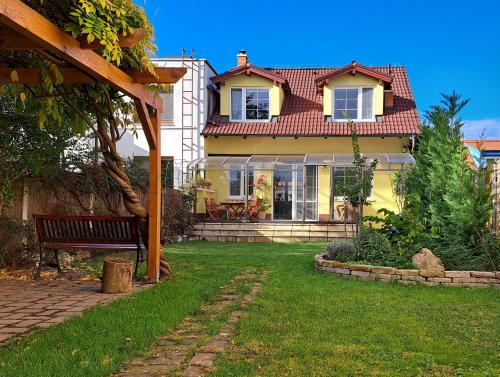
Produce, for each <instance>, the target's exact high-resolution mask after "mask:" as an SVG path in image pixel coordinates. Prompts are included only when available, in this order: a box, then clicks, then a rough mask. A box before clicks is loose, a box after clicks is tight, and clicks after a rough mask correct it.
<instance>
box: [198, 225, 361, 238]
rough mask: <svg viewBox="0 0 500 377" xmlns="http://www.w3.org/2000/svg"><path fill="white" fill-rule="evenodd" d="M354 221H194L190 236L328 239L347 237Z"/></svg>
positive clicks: (352, 231) (350, 234)
mask: <svg viewBox="0 0 500 377" xmlns="http://www.w3.org/2000/svg"><path fill="white" fill-rule="evenodd" d="M354 234H355V227H354V225H353V224H347V226H346V227H345V226H344V224H325V223H319V224H314V223H309V224H304V223H273V222H259V223H225V222H197V223H195V224H194V226H193V227H192V228H191V230H190V233H189V239H190V240H206V241H219V242H329V241H333V240H338V239H345V238H348V239H350V238H351V237H352V236H353V235H354Z"/></svg>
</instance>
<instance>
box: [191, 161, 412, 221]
mask: <svg viewBox="0 0 500 377" xmlns="http://www.w3.org/2000/svg"><path fill="white" fill-rule="evenodd" d="M364 157H366V165H367V166H368V165H370V163H371V162H372V161H373V160H377V161H378V164H377V168H376V171H375V174H374V178H373V182H372V192H371V193H370V196H369V199H368V200H369V202H370V205H369V206H368V207H371V208H370V210H369V211H368V214H371V213H370V212H374V213H375V212H376V210H377V209H379V208H394V207H395V206H396V205H397V203H396V202H397V200H396V198H394V194H393V189H392V186H393V183H392V182H393V176H394V173H395V172H396V171H399V170H401V169H403V167H404V166H405V165H408V164H412V163H414V162H415V160H414V159H413V157H412V155H411V154H409V153H372V154H365V155H364ZM353 162H354V155H353V154H342V153H334V154H317V153H311V154H305V155H251V156H234V155H233V156H215V155H214V156H208V157H205V158H201V159H198V160H195V161H193V162H191V163H190V164H189V167H188V169H189V174H190V177H191V182H192V187H193V190H194V192H195V197H196V205H195V212H196V218H197V219H205V220H212V221H258V220H260V221H263V220H267V221H300V222H345V221H352V222H353V221H354V218H353V215H352V213H350V211H349V204H348V203H347V202H346V198H345V197H344V190H345V187H348V186H349V185H350V184H352V183H353V182H355V181H356V175H355V170H354V169H353Z"/></svg>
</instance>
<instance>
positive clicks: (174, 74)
mask: <svg viewBox="0 0 500 377" xmlns="http://www.w3.org/2000/svg"><path fill="white" fill-rule="evenodd" d="M154 70H155V73H156V75H157V76H155V75H153V74H152V73H150V72H149V71H141V70H140V69H132V70H130V76H131V77H132V80H133V81H134V82H135V83H140V84H174V83H176V82H177V81H179V79H180V78H181V77H182V76H184V74H185V73H186V71H187V70H186V68H163V67H154ZM13 71H15V72H16V76H17V81H16V82H17V83H19V84H39V83H42V75H41V69H40V68H0V84H12V81H13V80H12V73H13ZM59 71H60V73H61V75H62V77H63V83H64V84H89V83H92V82H96V81H97V80H95V79H94V78H92V77H91V76H89V75H88V74H86V73H84V72H82V70H80V69H77V68H66V67H59ZM51 76H52V77H53V78H54V75H53V74H52V73H51Z"/></svg>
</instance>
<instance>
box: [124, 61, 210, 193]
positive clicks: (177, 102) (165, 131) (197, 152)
mask: <svg viewBox="0 0 500 377" xmlns="http://www.w3.org/2000/svg"><path fill="white" fill-rule="evenodd" d="M152 61H153V63H154V64H155V65H157V66H159V67H184V68H186V69H187V72H186V74H185V75H184V77H183V78H182V79H181V80H180V81H178V82H177V83H175V84H173V85H172V86H171V88H170V89H169V90H164V91H162V93H161V96H162V98H163V112H162V118H161V139H162V144H161V150H162V158H163V162H162V170H163V174H162V177H163V179H164V181H165V182H164V185H165V186H166V187H173V188H180V187H183V186H185V185H186V183H187V175H186V171H187V165H188V163H190V162H191V161H193V160H195V159H197V158H200V157H203V156H204V155H205V150H204V148H205V145H204V138H203V137H202V136H201V131H202V130H203V127H204V126H205V124H206V122H207V120H208V119H209V117H210V115H211V113H212V110H213V109H214V107H215V104H216V101H217V98H218V89H217V88H216V86H215V85H214V84H213V83H212V81H211V78H212V77H213V76H215V75H216V71H215V70H214V69H213V68H212V66H211V65H210V63H209V62H208V61H207V59H199V58H194V57H192V56H181V57H167V58H159V59H152ZM137 130H138V132H137V135H134V134H133V133H132V132H128V133H127V134H125V135H124V137H123V138H122V140H121V141H120V143H119V144H118V151H119V152H120V153H121V154H122V155H123V156H125V157H130V158H133V159H134V160H135V161H137V162H140V163H143V164H144V166H145V167H147V166H148V162H147V161H148V154H149V148H148V143H147V141H146V137H145V135H144V132H142V130H141V127H140V124H139V125H137Z"/></svg>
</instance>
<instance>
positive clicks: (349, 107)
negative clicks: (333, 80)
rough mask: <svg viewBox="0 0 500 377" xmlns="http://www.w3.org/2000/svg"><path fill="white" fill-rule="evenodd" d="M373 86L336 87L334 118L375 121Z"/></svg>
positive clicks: (338, 119)
mask: <svg viewBox="0 0 500 377" xmlns="http://www.w3.org/2000/svg"><path fill="white" fill-rule="evenodd" d="M373 92H374V91H373V88H361V87H359V88H353V87H351V88H335V89H334V94H333V118H334V120H335V121H346V120H347V119H352V120H354V121H370V122H372V121H374V120H375V118H374V114H373V102H374V101H373Z"/></svg>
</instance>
